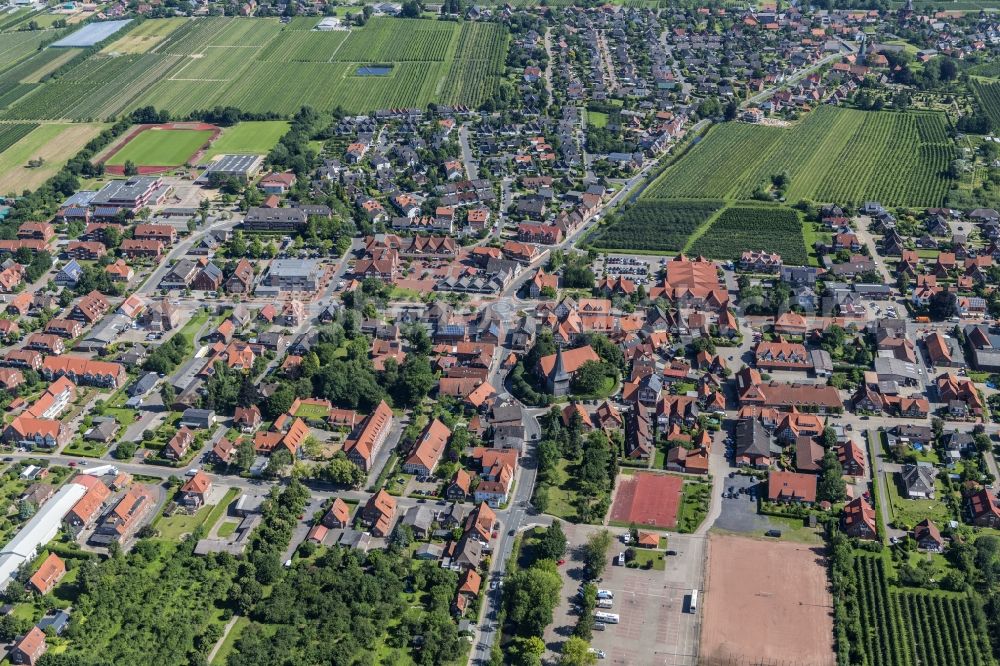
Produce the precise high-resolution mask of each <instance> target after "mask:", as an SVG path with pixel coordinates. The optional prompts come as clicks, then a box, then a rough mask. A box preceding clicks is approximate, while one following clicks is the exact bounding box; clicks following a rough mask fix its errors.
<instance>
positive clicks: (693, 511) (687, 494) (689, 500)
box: [677, 481, 712, 533]
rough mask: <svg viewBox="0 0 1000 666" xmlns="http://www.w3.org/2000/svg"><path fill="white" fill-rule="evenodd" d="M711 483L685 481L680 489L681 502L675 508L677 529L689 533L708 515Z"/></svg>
mask: <svg viewBox="0 0 1000 666" xmlns="http://www.w3.org/2000/svg"><path fill="white" fill-rule="evenodd" d="M711 495H712V484H710V483H707V482H703V481H690V482H686V483H685V484H684V486H683V488H682V490H681V504H680V506H679V507H678V510H677V531H678V532H681V533H690V532H694V531H695V530H696V529H698V526H699V525H701V522H702V521H703V520H705V516H707V515H708V507H709V504H710V503H711Z"/></svg>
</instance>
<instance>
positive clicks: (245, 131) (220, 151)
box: [201, 120, 288, 163]
mask: <svg viewBox="0 0 1000 666" xmlns="http://www.w3.org/2000/svg"><path fill="white" fill-rule="evenodd" d="M287 131H288V122H287V121H285V120H263V121H253V122H243V123H239V124H238V125H233V126H232V127H227V128H225V129H223V130H222V135H221V136H220V137H219V138H218V139H216V140H215V141H213V142H212V145H211V146H209V148H208V150H206V151H205V156H204V158H203V159H202V160H201V161H202V163H205V162H208V161H209V160H211V159H212V158H214V157H216V156H218V155H234V154H241V153H251V154H259V155H266V154H267V153H269V152H271V149H272V148H274V145H275V144H276V143H278V139H280V138H281V137H282V135H284V134H285V132H287Z"/></svg>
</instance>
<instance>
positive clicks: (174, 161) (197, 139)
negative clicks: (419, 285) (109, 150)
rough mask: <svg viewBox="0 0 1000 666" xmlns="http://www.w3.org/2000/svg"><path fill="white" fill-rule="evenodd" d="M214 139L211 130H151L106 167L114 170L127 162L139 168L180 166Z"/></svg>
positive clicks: (114, 156) (139, 137)
mask: <svg viewBox="0 0 1000 666" xmlns="http://www.w3.org/2000/svg"><path fill="white" fill-rule="evenodd" d="M211 136H212V131H211V130H189V129H169V130H168V129H156V128H154V129H148V130H146V131H144V132H140V133H139V134H137V135H136V136H135V138H133V139H132V140H131V141H129V142H128V143H126V144H125V145H124V146H123V147H122V149H121V150H119V151H118V152H117V153H115V154H114V155H112V156H111V157H109V158H108V159H107V162H106V163H107V164H110V165H112V166H121V165H123V164H125V163H126V162H132V163H134V164H135V165H136V166H180V165H181V164H184V163H185V162H187V161H188V159H190V158H191V156H192V155H194V154H195V153H196V152H197V151H198V149H199V148H201V147H202V146H204V145H205V142H206V141H208V139H209V138H210V137H211Z"/></svg>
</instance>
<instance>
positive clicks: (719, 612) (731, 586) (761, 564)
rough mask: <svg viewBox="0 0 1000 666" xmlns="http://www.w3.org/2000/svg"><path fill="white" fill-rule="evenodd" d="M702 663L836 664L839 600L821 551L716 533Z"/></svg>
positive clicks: (710, 546)
mask: <svg viewBox="0 0 1000 666" xmlns="http://www.w3.org/2000/svg"><path fill="white" fill-rule="evenodd" d="M702 603H703V605H704V608H705V611H704V612H705V619H704V625H703V627H702V632H701V650H700V658H699V662H698V663H700V664H705V665H706V666H722V665H723V664H725V665H726V666H730V665H734V664H754V665H759V666H785V665H786V664H795V665H796V666H833V664H834V663H836V660H835V659H834V652H833V608H832V606H833V600H832V598H831V596H830V592H829V590H828V588H827V581H826V566H825V560H824V558H823V554H822V550H821V549H820V548H816V547H810V546H804V545H802V544H798V543H792V542H790V541H773V540H771V541H761V540H759V539H747V538H744V537H737V536H729V535H718V534H713V535H711V536H710V537H709V541H708V575H707V578H706V579H705V597H704V601H703V602H702Z"/></svg>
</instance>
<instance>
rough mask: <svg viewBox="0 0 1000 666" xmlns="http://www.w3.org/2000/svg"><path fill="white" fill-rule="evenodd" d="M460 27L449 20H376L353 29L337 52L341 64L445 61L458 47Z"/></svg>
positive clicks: (379, 18)
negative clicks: (457, 39) (456, 45)
mask: <svg viewBox="0 0 1000 666" xmlns="http://www.w3.org/2000/svg"><path fill="white" fill-rule="evenodd" d="M458 32H459V30H458V26H457V25H456V24H454V23H451V22H448V21H422V20H409V21H399V20H394V19H387V18H381V17H378V18H373V19H371V21H369V23H368V24H367V25H366V26H365V27H364V28H363V29H361V30H352V31H351V32H350V33H349V34H348V37H347V39H346V40H345V41H344V44H343V46H342V47H341V48H340V50H339V51H338V52H337V60H338V61H340V62H359V63H368V62H408V61H419V62H423V61H443V60H445V59H447V57H448V55H449V51H451V50H453V49H454V48H455V46H454V45H453V43H452V42H453V41H454V40H455V39H456V38H457V33H458Z"/></svg>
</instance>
